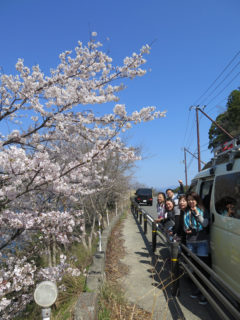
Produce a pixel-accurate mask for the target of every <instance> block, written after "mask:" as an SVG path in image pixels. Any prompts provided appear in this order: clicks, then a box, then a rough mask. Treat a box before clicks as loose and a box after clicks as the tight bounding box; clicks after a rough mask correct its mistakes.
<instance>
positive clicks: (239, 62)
mask: <svg viewBox="0 0 240 320" xmlns="http://www.w3.org/2000/svg"><path fill="white" fill-rule="evenodd" d="M239 64H240V61H238V63H237V64H236V65H235V66H234V67H233V68H232V69H231V70H230V71H229V73H228V74H227V75H226V76H225V77H224V78H223V80H222V81H221V82H220V83H219V84H218V85H217V86H216V87H215V88H214V89H213V90H212V91H211V93H210V94H209V95H208V96H207V97H206V98H204V99H203V101H205V100H206V99H207V98H209V97H210V96H211V95H212V94H213V93H214V92H215V91H216V90H217V88H218V87H220V85H221V84H222V83H223V82H224V81H225V80H226V79H227V78H228V77H229V76H230V74H231V73H232V72H233V71H234V70H235V69H236V67H237V66H238V65H239ZM202 104H203V103H202Z"/></svg>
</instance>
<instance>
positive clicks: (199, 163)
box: [190, 106, 201, 172]
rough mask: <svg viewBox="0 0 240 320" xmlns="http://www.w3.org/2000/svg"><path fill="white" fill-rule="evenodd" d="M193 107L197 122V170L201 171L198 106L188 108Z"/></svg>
mask: <svg viewBox="0 0 240 320" xmlns="http://www.w3.org/2000/svg"><path fill="white" fill-rule="evenodd" d="M192 108H194V109H195V110H196V122H197V149H198V172H199V171H201V156H200V136H199V119H198V110H199V106H197V107H193V106H191V107H190V110H191V109H192Z"/></svg>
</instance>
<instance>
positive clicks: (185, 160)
mask: <svg viewBox="0 0 240 320" xmlns="http://www.w3.org/2000/svg"><path fill="white" fill-rule="evenodd" d="M186 152H188V153H189V154H190V155H191V156H193V157H194V158H196V159H198V157H196V156H195V154H193V153H192V152H190V151H189V150H188V149H187V148H184V163H185V180H186V186H187V157H186ZM201 163H202V164H204V165H205V164H206V162H204V161H202V160H201Z"/></svg>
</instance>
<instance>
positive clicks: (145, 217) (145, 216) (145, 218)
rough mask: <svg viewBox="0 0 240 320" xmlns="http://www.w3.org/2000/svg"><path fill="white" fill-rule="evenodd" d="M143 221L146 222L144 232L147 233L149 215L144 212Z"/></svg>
mask: <svg viewBox="0 0 240 320" xmlns="http://www.w3.org/2000/svg"><path fill="white" fill-rule="evenodd" d="M143 223H144V234H147V215H146V213H144V214H143Z"/></svg>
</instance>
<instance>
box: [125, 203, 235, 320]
mask: <svg viewBox="0 0 240 320" xmlns="http://www.w3.org/2000/svg"><path fill="white" fill-rule="evenodd" d="M131 211H132V213H133V214H134V216H135V217H136V219H137V221H138V222H139V224H140V225H141V226H142V225H143V230H144V234H147V232H148V225H150V227H151V229H152V252H153V253H155V251H156V246H157V237H159V238H160V239H161V242H162V243H164V244H165V245H166V247H167V248H168V249H169V254H170V257H171V270H170V271H171V293H172V295H173V296H177V295H178V294H179V291H180V289H181V288H180V281H179V278H180V270H181V271H184V273H185V274H187V275H188V276H189V277H190V278H191V280H192V281H193V283H194V284H195V285H196V287H197V288H198V289H199V290H200V291H201V293H202V294H203V295H204V296H205V298H206V299H207V300H208V302H209V304H210V305H211V306H212V307H213V309H214V310H215V311H216V313H217V314H218V315H219V317H220V318H221V319H224V320H232V319H236V320H239V319H240V295H239V294H238V293H237V292H235V291H234V290H233V289H232V288H230V286H229V285H228V284H227V283H226V282H225V281H223V280H222V279H221V278H220V277H219V276H218V275H217V274H216V273H215V272H214V271H213V270H212V269H211V268H209V266H207V265H206V264H205V263H204V262H203V261H202V260H200V259H199V258H198V257H197V256H196V255H195V254H193V253H192V252H191V251H190V250H189V249H188V248H187V247H186V246H185V245H184V244H183V243H181V242H179V241H176V240H173V241H171V239H170V237H169V236H168V233H166V232H165V230H164V228H163V227H162V226H161V224H157V223H156V222H155V219H154V218H153V217H152V216H151V215H150V214H149V213H147V212H146V211H145V210H144V209H143V208H142V207H141V206H140V205H139V204H138V203H137V202H136V201H135V200H134V199H131ZM182 290H183V289H182Z"/></svg>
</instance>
